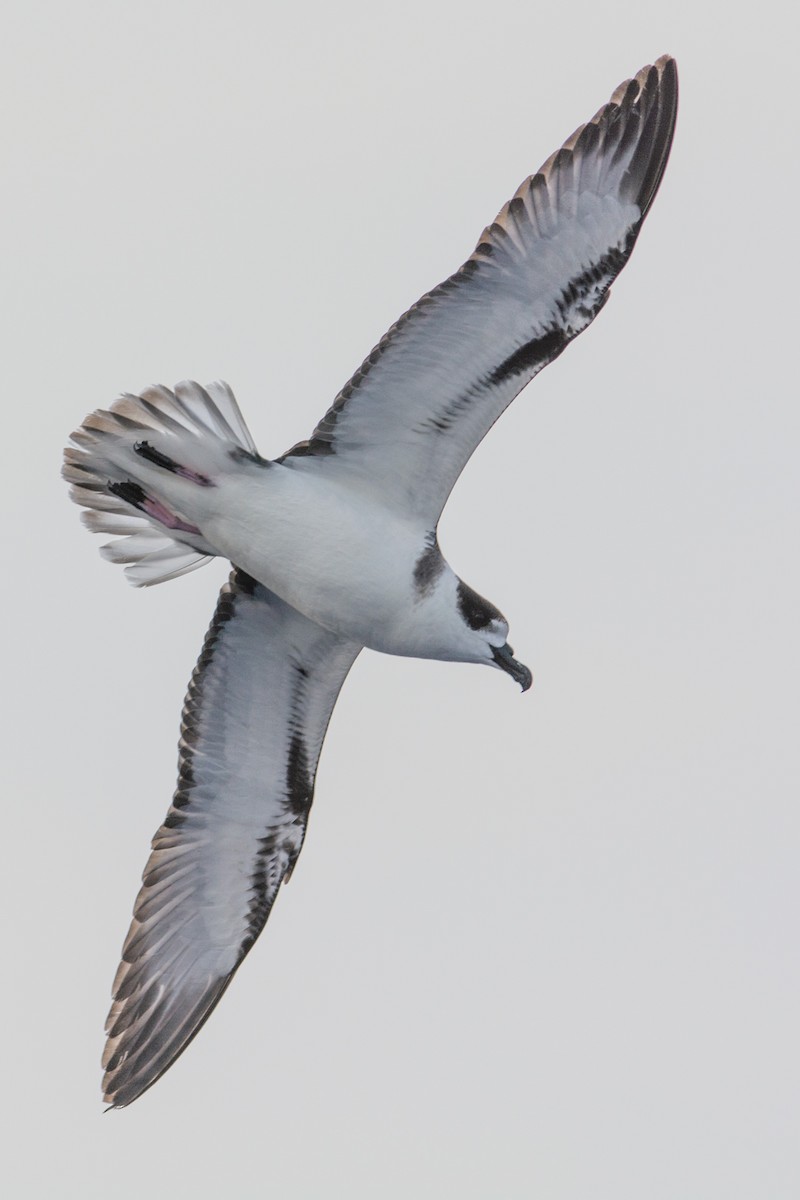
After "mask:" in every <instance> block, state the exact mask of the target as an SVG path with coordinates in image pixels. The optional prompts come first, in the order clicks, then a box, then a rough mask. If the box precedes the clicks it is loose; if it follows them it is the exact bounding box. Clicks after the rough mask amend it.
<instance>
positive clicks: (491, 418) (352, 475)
mask: <svg viewBox="0 0 800 1200" xmlns="http://www.w3.org/2000/svg"><path fill="white" fill-rule="evenodd" d="M676 111H677V72H676V68H675V63H674V60H673V59H671V58H669V57H664V58H661V59H659V60H658V62H657V63H656V64H655V65H654V66H651V67H645V68H643V70H641V71H640V72H639V74H638V75H637V76H636V77H635V79H632V80H628V81H627V82H626V83H623V84H621V85H620V87H619V88H617V90H616V91H615V92H614V95H613V96H612V98H611V100H610V102H609V103H608V104H606V105H605V106H604V107H603V108H601V109H600V111H599V112H598V113H597V114H596V115H595V117H594V118H593V119H592V120H591V121H589V122H588V123H587V124H586V125H583V126H581V127H580V128H579V129H577V130H576V131H575V133H574V134H573V135H572V137H571V138H569V139H568V141H567V142H566V143H565V144H564V146H563V147H562V148H561V149H560V150H559V151H558V152H557V153H556V154H554V155H553V156H552V157H551V158H550V159H548V161H547V162H546V163H545V164H544V166H543V167H542V168H541V170H540V171H539V172H538V173H537V174H536V175H534V176H532V177H530V178H528V179H526V180H525V182H524V183H523V184H522V185H521V187H520V188H519V189H518V191H517V193H516V195H515V196H514V197H513V199H512V200H510V201H509V203H508V204H507V205H506V206H505V207H504V208H503V209H502V211H501V212H500V213H499V215H498V217H497V219H496V220H495V221H494V223H493V224H492V225H490V226H489V227H488V228H487V229H486V230H485V231H484V233H483V235H482V237H481V239H480V242H479V243H478V246H477V248H476V250H475V252H474V253H473V255H472V256H471V258H469V259H468V261H467V262H466V263H465V264H464V266H463V267H461V269H460V270H459V271H457V272H456V273H455V275H453V276H451V278H450V279H448V280H446V281H445V282H444V283H442V284H441V285H440V286H439V287H437V288H435V289H434V290H433V291H432V292H430V293H428V294H427V295H426V296H423V297H422V299H421V300H420V301H418V303H417V304H415V305H414V307H413V308H411V309H410V310H409V311H408V312H407V313H406V314H405V315H404V316H403V317H401V318H400V320H399V321H398V322H397V323H396V324H395V325H394V326H392V328H391V329H390V330H389V331H388V333H387V334H386V335H385V336H384V337H383V339H382V340H381V341H380V342H379V344H378V345H377V346H376V347H375V349H374V350H373V351H372V353H371V354H370V355H369V357H368V358H367V359H366V360H365V362H364V363H363V365H362V366H361V368H360V369H359V370H358V371H357V372H356V374H355V375H354V376H353V378H352V379H351V380H350V382H349V383H348V384H347V385H346V386H345V387H344V388H343V390H342V391H341V392H340V394H339V395H338V396H337V398H336V400H335V401H334V403H333V405H332V406H331V408H330V409H329V410H328V412H327V413H326V415H325V416H324V417H323V419H322V421H320V423H319V425H318V426H317V428H316V429H315V430H314V433H313V434H312V436H311V438H310V439H309V440H308V441H306V442H301V443H299V444H298V445H297V446H295V447H293V448H292V450H290V451H289V452H288V454H286V455H284V457H283V460H282V461H284V462H285V463H286V464H287V465H290V466H291V467H293V468H294V469H296V470H300V471H306V470H312V471H320V472H323V473H330V474H331V475H332V476H336V475H337V474H338V473H339V472H342V473H343V474H345V475H346V477H347V478H348V480H349V481H350V482H352V483H356V484H360V485H361V486H363V487H364V489H365V490H366V491H368V492H373V493H377V494H380V496H381V497H382V498H383V500H384V502H386V503H390V504H392V505H393V506H394V507H396V508H397V509H398V510H400V511H403V512H406V513H409V514H413V515H414V516H416V517H421V518H423V519H424V520H425V521H427V522H428V524H429V525H430V527H433V526H434V525H435V523H436V521H437V520H438V518H439V515H440V513H441V510H442V508H443V507H444V504H445V502H446V500H447V497H448V496H449V494H450V491H451V490H452V487H453V485H454V483H455V481H456V479H457V478H458V476H459V474H460V473H461V471H462V469H463V467H464V465H465V463H466V462H467V460H468V459H469V457H470V456H471V454H472V453H473V451H474V450H475V447H476V446H477V445H478V444H479V442H480V441H481V439H482V438H483V437H484V435H485V434H486V433H487V432H488V430H489V429H490V428H491V426H492V425H493V424H494V422H495V421H496V420H497V418H498V417H499V416H500V414H501V413H502V412H503V411H504V410H505V408H506V407H507V406H508V405H509V404H510V403H511V401H512V400H513V399H514V397H515V396H516V395H517V394H518V393H519V392H520V391H521V390H522V388H523V387H525V385H526V384H527V383H528V382H529V381H530V380H531V379H532V378H533V377H534V376H535V375H536V374H537V373H538V372H539V371H540V370H541V369H542V368H543V367H545V366H546V365H547V364H548V363H549V362H552V360H553V359H554V358H556V357H557V356H558V355H559V354H560V353H561V352H562V350H564V348H565V347H566V346H567V345H568V344H569V342H570V341H571V340H572V339H573V338H574V337H576V336H577V335H578V334H579V333H580V332H581V331H582V330H583V329H585V328H586V327H587V325H589V323H590V322H591V321H592V320H593V319H594V317H595V316H596V314H597V313H598V312H599V311H600V308H601V307H602V306H603V304H604V303H605V300H606V299H607V296H608V289H609V287H610V285H611V283H612V282H613V280H614V279H615V278H616V276H617V275H618V274H619V272H620V271H621V270H622V268H623V266H624V265H625V263H626V262H627V259H628V257H629V255H630V253H631V251H632V249H633V246H634V243H635V241H636V238H637V236H638V233H639V230H640V228H641V225H642V221H643V220H644V217H645V215H646V213H647V210H648V208H649V206H650V204H651V203H652V200H653V198H654V196H655V194H656V191H657V189H658V186H659V183H660V181H661V177H662V174H663V171H664V168H665V166H666V163H667V158H668V156H669V150H670V146H671V142H672V134H673V130H674V124H675V116H676Z"/></svg>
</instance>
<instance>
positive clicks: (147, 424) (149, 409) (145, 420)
mask: <svg viewBox="0 0 800 1200" xmlns="http://www.w3.org/2000/svg"><path fill="white" fill-rule="evenodd" d="M71 441H72V443H73V445H72V446H68V447H67V449H66V450H65V451H64V468H63V472H62V473H63V475H64V478H65V479H66V480H67V481H68V482H69V483H70V485H71V487H70V495H71V496H72V499H73V500H74V501H75V503H76V504H80V505H83V506H84V508H85V509H86V511H85V512H84V513H83V514H82V520H83V523H84V524H85V525H86V527H87V528H88V529H90V530H91V531H92V532H93V533H111V534H114V535H115V537H114V540H113V541H111V542H107V543H106V544H105V545H104V546H103V547H102V548H101V554H102V555H103V556H104V558H107V559H109V560H110V561H111V562H118V563H126V564H128V565H127V566H126V567H125V574H126V576H127V578H128V579H129V580H130V582H131V583H133V584H134V585H135V586H137V587H145V586H149V585H150V584H154V583H164V582H165V581H166V580H168V579H175V578H177V576H179V575H185V574H186V573H187V571H194V570H196V568H197V567H202V566H203V564H204V563H207V562H210V560H211V558H212V557H214V555H215V554H216V551H215V549H214V547H213V546H211V545H209V544H208V542H206V541H205V539H204V538H203V535H202V533H201V531H200V529H199V527H198V525H197V524H196V523H195V521H193V520H192V516H191V513H192V509H193V508H194V507H196V504H197V499H198V489H200V490H203V489H207V488H214V487H216V485H217V482H218V481H219V479H220V478H221V477H222V476H223V475H225V474H226V473H229V472H230V471H231V470H232V469H235V463H236V461H237V459H238V460H241V458H242V457H245V458H248V459H251V460H253V459H255V460H257V459H258V457H259V456H258V451H257V450H256V447H255V443H254V442H253V439H252V437H251V436H250V432H249V430H248V428H247V426H246V425H245V422H244V419H243V417H242V414H241V413H240V411H239V406H238V404H237V403H236V399H235V397H234V395H233V392H232V391H231V389H230V388H229V387H228V385H227V384H226V383H222V382H216V383H210V384H208V385H207V387H205V388H203V387H201V386H200V384H198V383H193V382H191V381H185V382H183V383H179V384H176V386H175V390H174V391H170V390H169V389H168V388H166V387H161V386H157V387H150V388H147V389H146V390H145V391H143V392H141V393H140V394H139V395H138V396H134V395H130V394H128V395H124V396H121V397H120V399H119V400H115V401H114V403H113V404H112V405H111V406H110V408H108V409H98V410H97V411H96V412H93V413H90V415H89V416H88V417H87V418H86V420H85V421H84V422H83V424H82V425H81V427H80V429H77V430H76V431H75V432H74V433H73V434H72V437H71Z"/></svg>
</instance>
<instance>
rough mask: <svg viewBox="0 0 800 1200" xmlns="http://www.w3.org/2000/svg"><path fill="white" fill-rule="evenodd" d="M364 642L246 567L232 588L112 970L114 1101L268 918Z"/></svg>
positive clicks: (217, 617) (142, 1080) (187, 1027)
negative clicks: (276, 591) (288, 600)
mask: <svg viewBox="0 0 800 1200" xmlns="http://www.w3.org/2000/svg"><path fill="white" fill-rule="evenodd" d="M360 648H361V647H360V646H358V645H355V644H354V643H352V642H345V641H343V640H342V639H341V638H338V637H336V636H335V635H334V634H331V633H328V632H327V631H326V630H324V629H321V628H320V627H319V626H317V625H315V624H314V623H313V622H311V621H308V620H307V619H306V618H305V617H303V616H301V615H300V613H298V612H296V611H295V609H293V608H291V607H290V606H289V605H288V604H285V603H284V602H283V601H282V600H279V599H278V597H277V596H274V595H273V594H272V593H271V592H269V591H268V590H267V589H266V588H264V587H262V586H261V584H258V583H256V582H255V581H254V580H252V579H251V578H250V577H249V576H247V575H245V574H244V573H243V572H240V571H236V570H234V572H233V574H232V575H231V578H230V581H229V582H228V583H227V584H226V585H225V587H224V588H223V589H222V592H221V594H220V598H219V602H218V604H217V609H216V612H215V614H214V619H213V621H212V623H211V627H210V629H209V631H208V634H207V635H206V640H205V644H204V646H203V651H202V653H201V655H200V659H199V661H198V664H197V666H196V668H195V671H194V674H193V675H192V680H191V683H190V684H189V691H188V694H187V697H186V702H185V705H184V709H183V719H182V724H181V741H180V756H179V779H178V788H177V791H176V793H175V797H174V799H173V801H172V805H171V807H170V810H169V813H168V814H167V818H166V820H165V822H164V824H163V825H162V826H161V828H160V829H159V831H158V833H157V834H156V836H155V838H154V839H153V850H152V853H151V855H150V859H149V861H148V863H147V866H146V868H145V872H144V876H143V884H142V889H141V891H140V892H139V896H138V899H137V901H136V906H135V908H134V915H133V922H132V924H131V928H130V931H129V933H128V937H127V939H126V941H125V945H124V948H123V951H122V962H121V963H120V967H119V970H118V972H117V977H116V979H115V981H114V1003H113V1006H112V1008H111V1012H110V1014H109V1017H108V1022H107V1024H106V1031H107V1034H108V1040H107V1043H106V1050H105V1054H104V1056H103V1066H104V1067H105V1071H106V1074H105V1079H104V1088H103V1090H104V1093H105V1098H106V1100H108V1101H109V1103H110V1104H112V1105H113V1106H114V1107H122V1106H123V1105H125V1104H130V1103H131V1101H132V1100H135V1099H136V1097H137V1096H139V1095H141V1093H142V1092H143V1091H145V1089H146V1088H148V1087H150V1085H151V1084H152V1083H154V1082H155V1080H156V1079H157V1078H158V1077H159V1075H161V1074H162V1073H163V1072H164V1071H166V1069H167V1068H168V1067H169V1066H170V1064H171V1063H173V1062H174V1061H175V1059H176V1058H177V1056H178V1055H179V1054H180V1053H181V1051H182V1050H184V1049H185V1048H186V1046H187V1044H188V1043H189V1041H190V1040H191V1039H192V1038H193V1037H194V1035H195V1034H196V1033H197V1031H198V1029H199V1028H200V1026H201V1025H202V1024H203V1022H204V1021H205V1020H206V1018H207V1017H208V1015H209V1014H210V1012H211V1010H212V1009H213V1008H214V1005H215V1004H216V1003H217V1001H218V1000H219V998H220V996H221V995H222V993H223V992H224V991H225V988H226V987H227V986H228V984H229V983H230V981H231V977H232V976H233V973H234V972H235V970H236V968H237V967H238V966H239V964H240V963H241V961H242V959H243V958H244V956H245V955H246V954H247V952H248V950H249V949H250V947H251V946H252V945H253V942H254V941H255V940H256V938H257V937H258V935H259V933H260V932H261V930H262V929H263V927H264V924H265V922H266V920H267V917H268V916H269V912H270V909H271V908H272V904H273V901H274V900H275V896H276V893H277V891H278V888H279V887H280V885H281V883H282V882H283V881H284V880H285V879H288V878H289V875H290V874H291V871H292V868H293V866H294V863H295V861H296V859H297V856H298V854H299V853H300V848H301V846H302V844H303V837H304V835H305V830H306V822H307V820H308V812H309V809H310V807H311V800H312V796H313V790H314V776H315V774H316V769H317V762H318V759H319V754H320V750H321V748H322V741H323V738H324V736H325V730H326V728H327V725H328V721H329V719H330V715H331V712H332V710H333V706H334V704H335V702H336V698H337V696H338V694H339V691H340V689H341V686H342V684H343V683H344V680H345V677H346V675H347V672H348V671H349V669H350V667H351V665H352V664H353V662H354V660H355V658H356V655H357V654H358V652H359V650H360Z"/></svg>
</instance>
